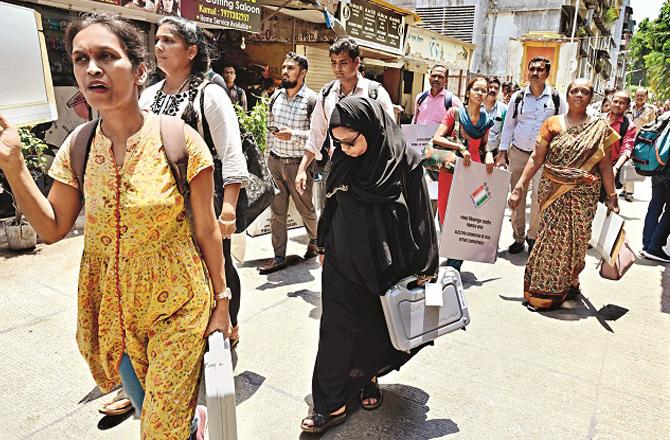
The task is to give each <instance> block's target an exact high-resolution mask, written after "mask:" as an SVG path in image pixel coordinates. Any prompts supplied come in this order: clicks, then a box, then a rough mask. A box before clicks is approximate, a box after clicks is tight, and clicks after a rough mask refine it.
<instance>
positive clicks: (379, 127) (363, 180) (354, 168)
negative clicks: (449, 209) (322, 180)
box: [326, 97, 421, 203]
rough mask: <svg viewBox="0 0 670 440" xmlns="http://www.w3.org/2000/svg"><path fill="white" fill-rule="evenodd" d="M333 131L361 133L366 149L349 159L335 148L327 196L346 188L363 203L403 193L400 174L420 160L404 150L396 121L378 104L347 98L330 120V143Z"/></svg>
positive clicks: (406, 149)
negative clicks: (340, 129) (366, 145)
mask: <svg viewBox="0 0 670 440" xmlns="http://www.w3.org/2000/svg"><path fill="white" fill-rule="evenodd" d="M335 127H347V128H351V129H352V130H355V131H357V132H359V133H361V134H362V135H363V136H364V137H365V140H366V141H367V144H368V149H367V151H366V152H365V153H363V154H362V155H361V156H359V157H350V156H347V155H346V154H345V153H344V152H343V151H342V150H341V148H339V147H336V148H335V151H334V152H333V156H332V169H331V171H330V174H329V175H328V180H327V184H326V189H327V191H328V193H333V192H334V191H336V189H338V188H342V187H343V185H346V186H347V187H348V188H349V189H348V191H349V192H350V193H351V194H352V195H353V196H354V197H356V198H357V199H358V200H359V201H361V202H364V203H385V202H389V201H393V200H396V199H397V198H398V196H399V195H400V193H401V192H402V173H403V172H407V171H410V170H413V169H414V168H415V167H417V166H419V164H420V162H421V157H420V156H419V155H418V154H417V153H416V152H414V151H413V150H411V149H408V148H407V146H406V143H405V138H404V136H403V134H402V131H401V130H400V127H398V125H397V124H396V123H395V121H393V119H391V117H390V116H389V115H388V114H386V112H385V111H384V109H383V108H382V106H381V105H380V104H379V103H378V102H377V101H375V100H373V99H370V98H361V97H348V98H344V99H342V100H341V101H339V102H338V103H337V105H336V106H335V109H334V110H333V113H332V115H331V117H330V127H329V130H330V136H331V138H333V139H337V138H336V137H335V136H333V131H332V130H333V128H335ZM405 167H406V168H405Z"/></svg>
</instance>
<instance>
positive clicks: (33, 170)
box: [0, 127, 49, 225]
mask: <svg viewBox="0 0 670 440" xmlns="http://www.w3.org/2000/svg"><path fill="white" fill-rule="evenodd" d="M17 130H18V132H19V139H21V151H22V153H23V158H24V160H25V162H26V167H27V168H28V171H30V174H31V175H32V177H33V179H37V178H38V177H40V176H42V175H43V174H44V173H46V171H47V160H48V159H47V156H46V155H45V154H44V153H45V152H46V151H47V149H48V148H49V147H47V144H45V143H44V141H42V140H41V139H39V138H37V137H35V135H34V134H33V133H32V132H31V131H30V127H24V128H19V129H17ZM4 177H5V176H4V174H3V172H2V170H0V178H2V180H4ZM7 189H8V188H4V187H3V185H2V183H1V182H0V192H2V191H6V192H7V193H8V194H9V195H10V196H11V197H12V204H13V205H14V208H15V211H16V215H15V218H14V221H13V222H12V224H13V225H20V224H24V223H25V220H24V218H23V212H22V210H21V208H20V207H19V206H18V205H17V204H16V203H15V202H14V196H13V195H12V193H11V192H9V191H8V190H7Z"/></svg>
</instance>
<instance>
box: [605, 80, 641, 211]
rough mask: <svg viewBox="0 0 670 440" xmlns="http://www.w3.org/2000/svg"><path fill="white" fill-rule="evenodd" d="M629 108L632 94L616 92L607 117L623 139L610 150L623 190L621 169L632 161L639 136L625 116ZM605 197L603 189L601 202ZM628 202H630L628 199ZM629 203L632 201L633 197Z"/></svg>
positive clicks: (614, 168) (619, 184) (618, 182)
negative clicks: (636, 137)
mask: <svg viewBox="0 0 670 440" xmlns="http://www.w3.org/2000/svg"><path fill="white" fill-rule="evenodd" d="M629 106H630V93H628V92H627V91H625V90H622V91H619V92H616V93H614V95H612V105H611V107H610V111H609V113H607V114H606V115H605V117H606V118H607V121H608V122H609V124H610V127H612V129H613V130H614V131H616V132H617V133H619V136H621V139H619V140H618V141H617V142H615V143H614V145H612V149H611V150H610V151H611V152H610V158H611V160H612V167H613V170H614V176H615V183H616V185H617V187H618V188H621V186H622V182H621V179H620V177H621V176H620V171H621V167H622V166H623V164H625V163H626V162H627V161H628V159H630V156H631V153H632V152H633V146H634V145H635V135H636V134H637V128H636V127H635V124H633V122H632V121H631V120H630V119H629V118H628V116H626V114H625V113H626V111H627V110H628V107H629ZM625 185H626V184H624V187H625ZM605 197H607V193H606V192H605V189H604V188H601V190H600V201H601V202H603V201H604V200H605ZM626 200H628V198H627V197H626ZM628 201H629V202H630V201H632V197H631V199H630V200H628Z"/></svg>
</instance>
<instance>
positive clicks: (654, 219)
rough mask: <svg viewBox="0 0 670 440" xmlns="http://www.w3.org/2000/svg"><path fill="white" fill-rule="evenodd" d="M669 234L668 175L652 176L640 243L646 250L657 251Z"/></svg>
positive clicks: (669, 201)
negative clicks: (649, 198)
mask: <svg viewBox="0 0 670 440" xmlns="http://www.w3.org/2000/svg"><path fill="white" fill-rule="evenodd" d="M668 234H670V176H652V178H651V200H650V201H649V208H648V209H647V216H646V217H645V219H644V229H643V231H642V245H643V246H644V249H646V250H648V251H658V250H660V249H661V248H662V247H663V246H665V243H666V242H667V241H668Z"/></svg>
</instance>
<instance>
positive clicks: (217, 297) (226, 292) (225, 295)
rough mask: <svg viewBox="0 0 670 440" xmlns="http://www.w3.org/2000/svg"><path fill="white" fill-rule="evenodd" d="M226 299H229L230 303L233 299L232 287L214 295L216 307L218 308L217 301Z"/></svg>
mask: <svg viewBox="0 0 670 440" xmlns="http://www.w3.org/2000/svg"><path fill="white" fill-rule="evenodd" d="M224 299H227V300H228V301H230V300H231V299H233V292H231V291H230V287H226V289H225V290H224V291H222V292H219V293H216V294H215V295H214V307H216V302H217V301H222V300H224Z"/></svg>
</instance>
